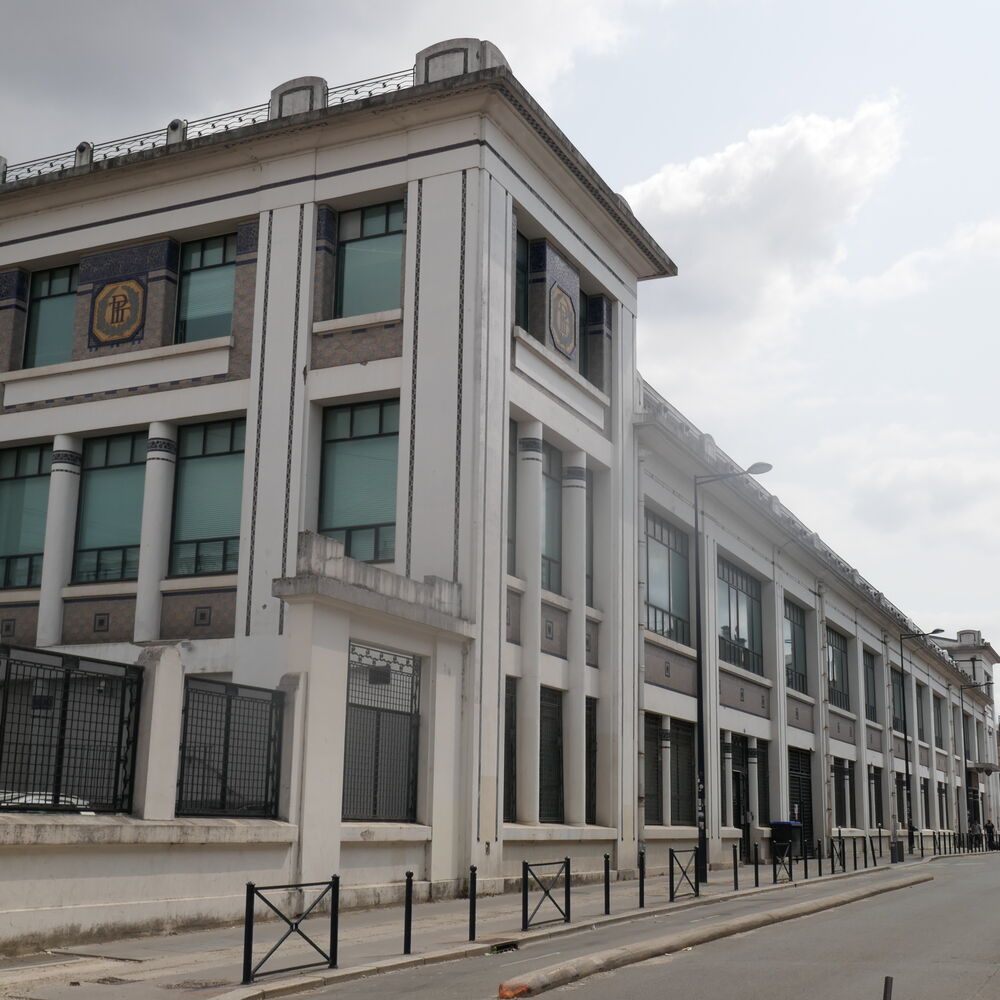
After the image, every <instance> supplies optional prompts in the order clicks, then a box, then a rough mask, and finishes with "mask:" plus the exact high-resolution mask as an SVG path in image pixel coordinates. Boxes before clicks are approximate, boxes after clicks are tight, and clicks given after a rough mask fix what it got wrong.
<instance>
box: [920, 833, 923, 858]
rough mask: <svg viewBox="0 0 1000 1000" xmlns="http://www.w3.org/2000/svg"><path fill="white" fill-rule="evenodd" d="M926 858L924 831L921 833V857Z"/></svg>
mask: <svg viewBox="0 0 1000 1000" xmlns="http://www.w3.org/2000/svg"><path fill="white" fill-rule="evenodd" d="M923 856H924V831H923V830H921V831H920V857H923Z"/></svg>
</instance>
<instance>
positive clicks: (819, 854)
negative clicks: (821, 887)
mask: <svg viewBox="0 0 1000 1000" xmlns="http://www.w3.org/2000/svg"><path fill="white" fill-rule="evenodd" d="M816 864H817V865H818V866H819V877H820V878H822V877H823V841H822V840H817V841H816Z"/></svg>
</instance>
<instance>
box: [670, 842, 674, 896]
mask: <svg viewBox="0 0 1000 1000" xmlns="http://www.w3.org/2000/svg"><path fill="white" fill-rule="evenodd" d="M669 885H670V902H671V903H672V902H673V901H674V888H675V887H674V849H673V848H672V847H671V848H670V882H669Z"/></svg>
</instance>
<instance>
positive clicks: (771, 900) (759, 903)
mask: <svg viewBox="0 0 1000 1000" xmlns="http://www.w3.org/2000/svg"><path fill="white" fill-rule="evenodd" d="M970 863H972V862H970ZM980 864H981V865H982V867H981V868H979V869H978V876H976V875H973V876H971V877H970V878H969V881H970V883H971V882H973V881H975V878H976V877H978V878H979V879H980V880H982V878H983V876H984V875H985V874H986V872H987V871H989V872H990V874H991V879H990V883H991V886H994V887H995V886H997V885H1000V859H997V858H996V857H989V858H987V859H985V860H983V861H982V862H980ZM957 868H958V862H951V863H950V864H949V863H944V864H935V865H929V866H926V867H921V868H920V871H921V872H928V873H931V872H933V874H934V875H935V878H936V879H937V878H939V877H940V876H944V878H945V881H949V882H950V881H951V879H952V876H951V874H950V872H951V870H953V869H954V870H957ZM993 871H995V872H996V877H995V878H993V877H992V872H993ZM907 874H912V872H907ZM873 877H875V878H880V879H881V878H885V879H887V880H891V879H892V878H893V874H892V873H891V872H887V873H885V874H884V875H882V874H880V875H877V876H873ZM859 884H860V882H859V881H856V880H853V879H852V880H847V881H839V882H834V883H821V884H818V885H813V886H810V885H806V884H800V885H799V886H798V887H797V888H795V889H788V890H785V891H783V892H780V893H772V894H767V895H766V896H763V897H762V896H748V897H743V898H742V899H734V900H728V901H726V902H723V903H715V904H712V905H710V906H705V907H698V908H695V909H692V910H686V911H683V912H681V913H676V914H671V915H667V916H663V917H657V918H646V919H643V920H641V921H632V922H628V923H623V924H620V925H615V926H612V927H606V928H602V929H601V930H599V931H595V930H581V931H580V932H579V933H575V934H570V935H565V936H561V937H558V938H554V939H551V940H548V941H540V942H538V943H537V944H533V945H530V946H528V947H524V948H522V949H521V950H520V951H516V952H509V953H505V954H500V955H492V956H487V957H483V958H474V959H465V960H463V961H458V962H449V963H446V964H442V965H434V966H427V967H424V968H417V969H409V970H406V971H404V972H398V973H387V974H382V975H378V976H373V977H371V978H369V979H364V980H358V981H355V982H351V983H343V984H339V985H336V986H331V987H327V988H324V989H320V990H316V991H313V992H310V993H308V994H305V996H308V997H313V998H319V997H323V998H326V997H329V998H331V1000H332V998H334V997H336V998H338V1000H389V998H393V1000H395V998H398V997H400V996H405V997H406V1000H493V998H495V997H496V995H497V987H498V986H499V984H500V983H501V982H503V981H505V980H507V979H511V978H514V977H515V976H516V975H517V974H518V973H520V972H524V971H529V970H534V969H539V968H543V967H545V966H549V965H553V964H556V963H558V962H563V961H566V960H568V959H571V958H576V957H578V956H581V955H586V954H590V953H592V952H595V951H600V950H604V949H608V948H616V947H619V946H620V945H624V944H631V943H634V942H636V941H640V940H644V939H648V938H655V937H661V936H663V935H666V934H668V933H670V932H672V931H676V930H680V929H682V928H685V927H690V926H691V925H692V924H697V923H701V922H709V921H711V922H715V921H719V920H724V919H726V918H728V917H733V916H741V915H743V914H746V913H750V912H752V911H755V910H760V909H765V908H773V907H779V906H785V905H788V904H791V903H797V902H801V901H803V900H806V899H813V898H817V897H820V896H825V895H833V894H835V893H838V892H842V891H844V890H845V889H847V888H854V887H856V886H858V885H859ZM936 884H937V883H936V882H932V883H928V884H927V885H920V886H916V887H913V888H909V889H903V890H900V891H898V892H892V893H887V894H886V895H883V896H880V897H876V899H877V900H881V901H885V902H883V903H882V904H881V906H882V907H884V909H882V910H881V911H880V912H882V913H883V916H882V917H881V918H880V919H881V920H882V921H886V919H887V918H886V916H885V915H884V914H885V913H890V914H894V916H892V917H890V918H888V919H889V920H897V919H902V918H903V917H902V915H904V914H910V913H913V912H915V911H916V910H919V911H920V912H922V913H924V917H923V919H924V921H925V922H929V921H930V920H931V919H932V917H931V916H930V914H929V911H927V910H926V909H925V904H924V903H922V902H921V900H923V899H924V898H926V897H924V896H921V895H919V894H922V893H925V892H926V891H927V890H928V889H929V888H930V887H931V886H934V885H936ZM994 891H995V889H994ZM985 895H988V894H985ZM874 902H875V901H874V900H873V901H868V900H866V901H863V902H861V903H855V904H851V905H849V906H847V907H844V908H842V909H840V910H835V911H832V912H833V913H839V914H842V916H841V917H840V919H841V920H842V921H843V923H844V925H845V926H846V925H849V924H851V923H852V921H854V920H857V919H858V917H859V913H860V912H861V909H862V908H864V907H868V906H871V905H873V903H874ZM981 903H983V905H985V902H984V901H983V900H981ZM927 905H929V904H927ZM982 912H983V911H982V910H980V913H982ZM816 920H817V918H816V917H813V918H806V919H804V920H796V921H792V922H790V923H786V924H782V925H780V927H778V928H777V929H775V930H770V929H769V933H770V934H771V935H773V937H772V938H771V940H772V941H773V942H774V946H773V947H774V953H775V954H778V953H779V952H780V951H784V950H785V949H786V945H785V943H784V942H785V941H786V940H787V937H786V936H787V935H788V934H790V933H791V932H792V930H796V931H797V930H798V929H799V928H800V926H810V927H812V926H815V922H816ZM764 933H765V932H764V931H759V932H756V933H754V934H747V935H744V936H742V937H736V938H731V939H728V940H727V941H722V942H720V943H719V944H718V945H715V946H714V947H716V948H718V949H720V950H719V952H718V954H722V955H725V954H726V947H727V945H729V946H733V945H739V946H740V947H741V948H742V947H745V945H746V943H747V942H749V943H750V946H749V949H748V951H747V954H748V955H754V956H755V957H754V962H755V963H758V965H759V968H760V970H761V973H762V974H761V980H760V982H761V984H762V985H761V989H762V990H764V991H766V992H759V993H756V994H750V993H747V992H745V989H744V985H743V983H744V976H743V973H742V971H741V970H740V969H738V968H734V967H732V966H731V967H730V968H729V969H728V970H727V972H726V975H725V976H723V977H715V978H714V979H713V981H712V985H711V986H709V985H708V984H707V982H705V983H702V982H699V981H698V973H697V972H695V973H693V974H692V975H690V976H688V977H686V978H685V979H684V986H683V992H676V993H675V992H674V989H673V983H672V981H671V982H670V984H669V986H668V985H667V981H666V980H665V977H666V976H668V974H669V976H670V977H672V975H673V971H674V970H675V969H677V968H680V967H681V964H682V961H687V960H689V959H690V958H691V957H692V956H693V955H694V954H695V953H696V952H697V953H699V954H700V953H701V952H702V950H703V949H702V948H698V949H695V951H693V952H690V953H686V954H685V955H683V956H682V958H677V959H674V960H673V963H672V964H669V965H667V966H666V967H664V966H663V965H653V964H652V963H646V964H645V965H642V966H636V967H633V968H631V969H623V970H620V971H618V972H615V973H610V974H607V975H604V976H600V977H594V978H593V979H590V980H587V981H585V982H583V983H577V984H573V985H571V986H568V987H563V988H562V989H561V990H557V991H553V992H552V993H551V994H550V995H551V996H553V998H554V997H555V996H556V995H557V994H562V993H564V992H575V993H576V994H577V996H576V997H574V1000H584V998H585V997H595V998H596V997H598V996H600V997H601V998H602V1000H606V998H607V996H608V992H609V990H611V991H614V993H615V994H616V995H617V996H618V997H623V998H628V1000H631V998H632V997H635V998H637V1000H639V998H642V997H644V996H648V997H650V998H653V997H655V998H656V1000H664V997H668V996H683V997H684V998H685V1000H700V998H706V1000H708V998H711V1000H717V998H718V997H719V996H721V995H723V993H722V992H721V989H728V990H729V991H732V990H733V989H734V988H738V992H737V997H738V998H740V1000H743V998H747V1000H749V997H750V996H761V997H762V998H764V997H766V998H767V1000H777V998H778V996H779V994H776V993H775V992H774V982H773V977H772V975H771V974H770V973H769V972H768V969H767V963H766V962H764V961H762V960H761V959H760V957H759V954H758V953H759V952H760V950H761V949H762V948H764V947H765V945H764V944H762V943H761V942H762V937H761V935H763V934H764ZM831 933H833V932H831ZM806 937H807V938H808V937H809V934H808V933H807V935H806ZM709 947H713V946H708V945H706V946H704V950H707V949H708V948H709ZM832 951H833V952H834V953H835V952H836V948H833V949H832ZM795 955H796V957H797V960H798V961H799V962H802V963H804V965H805V966H806V967H808V964H809V959H808V955H809V949H808V948H803V947H802V946H799V947H798V948H797V950H796V952H795ZM657 961H658V962H662V961H663V960H657ZM835 961H836V962H837V964H838V966H839V965H840V964H841V963H842V959H841V958H840V957H838V958H836V959H835ZM882 964H883V965H884V962H883V963H882ZM880 967H881V966H880ZM885 974H886V973H882V975H885ZM829 976H830V974H829V972H828V971H827V972H824V974H823V975H822V976H820V977H818V978H819V979H820V980H824V979H828V978H829ZM633 977H634V979H635V981H634V982H632V978H633ZM879 984H880V985H879V992H878V994H877V998H873V1000H880V998H881V995H882V994H881V978H880V979H879ZM678 988H680V983H678ZM642 990H646V991H647V992H645V993H643V992H641V991H642ZM786 995H787V996H788V997H794V998H795V1000H802V997H803V996H807V997H808V998H809V1000H819V998H820V997H822V996H830V997H832V996H844V997H851V1000H856V998H860V997H864V996H866V994H851V993H848V992H845V993H837V994H834V993H828V994H819V993H817V994H815V995H810V994H808V993H805V992H804V989H803V986H802V984H801V981H800V985H798V986H796V987H795V988H794V989H790V992H788V993H787V994H786ZM930 995H934V996H935V998H936V1000H943V998H949V1000H950V998H951V997H953V996H956V994H952V993H950V992H948V991H943V992H937V993H935V994H928V996H930ZM969 995H970V996H975V995H976V994H974V993H972V994H969ZM905 996H906V994H903V993H900V992H897V993H896V994H894V998H893V1000H901V998H903V997H905ZM958 996H961V994H959V995H958ZM984 996H986V994H984ZM998 996H1000V994H998Z"/></svg>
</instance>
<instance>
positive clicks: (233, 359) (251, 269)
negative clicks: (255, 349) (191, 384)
mask: <svg viewBox="0 0 1000 1000" xmlns="http://www.w3.org/2000/svg"><path fill="white" fill-rule="evenodd" d="M259 238H260V223H259V222H257V220H256V219H255V220H254V221H253V222H244V223H242V224H241V225H239V226H237V227H236V277H235V279H234V282H233V326H232V335H233V349H232V351H230V354H229V375H230V377H231V378H246V377H247V376H248V375H249V374H250V352H251V348H252V346H253V313H254V293H255V291H256V288H257V241H258V239H259Z"/></svg>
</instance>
